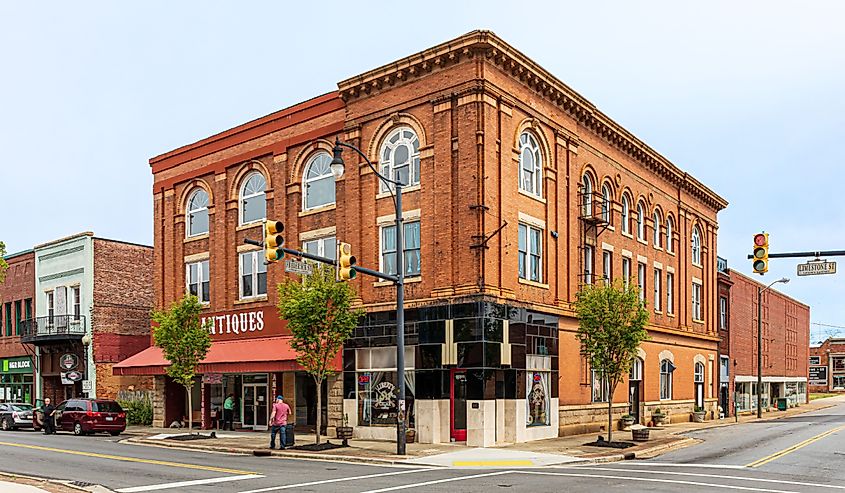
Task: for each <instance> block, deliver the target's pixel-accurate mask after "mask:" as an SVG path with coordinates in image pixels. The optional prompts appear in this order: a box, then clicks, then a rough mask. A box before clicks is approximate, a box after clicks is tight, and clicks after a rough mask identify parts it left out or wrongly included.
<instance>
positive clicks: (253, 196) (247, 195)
mask: <svg viewBox="0 0 845 493" xmlns="http://www.w3.org/2000/svg"><path fill="white" fill-rule="evenodd" d="M266 188H267V181H266V180H265V179H264V176H263V175H262V174H261V173H257V172H256V173H251V174H250V175H249V176H247V177H246V179H245V180H244V184H243V186H242V187H241V199H240V206H241V224H249V223H254V222H257V221H263V220H264V219H266V217H267V200H266V198H265V196H264V190H265V189H266Z"/></svg>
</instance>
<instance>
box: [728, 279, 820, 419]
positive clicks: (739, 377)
mask: <svg viewBox="0 0 845 493" xmlns="http://www.w3.org/2000/svg"><path fill="white" fill-rule="evenodd" d="M726 273H727V274H728V278H729V280H730V283H731V286H730V302H729V307H730V309H729V313H728V320H729V326H728V330H727V331H726V332H723V336H724V335H726V336H727V341H726V342H727V344H726V348H727V350H728V353H727V356H728V358H729V360H728V361H729V366H730V368H729V372H730V375H729V380H728V388H729V389H730V395H729V396H728V399H729V402H728V406H727V407H726V410H727V411H728V414H732V413H733V410H734V403H736V410H737V411H738V412H743V411H750V410H756V409H757V391H756V386H757V290H758V288H765V287H766V285H767V284H768V283H766V284H761V283H760V282H757V281H756V280H754V279H751V278H750V277H748V276H745V275H743V274H741V273H739V272H737V271H735V270H731V269H727V270H726ZM762 313H763V317H762V320H763V324H762V327H763V406H764V408H769V407H774V406H775V399H777V398H779V397H786V398H788V399H789V402H790V405H800V404H804V403H806V402H808V401H807V398H808V397H807V372H808V365H807V362H808V359H807V358H808V353H809V345H810V307H809V306H807V305H805V304H803V303H801V302H800V301H797V300H795V299H793V298H790V297H789V296H786V295H785V294H783V293H781V292H779V291H777V290H775V289H769V290H767V291H766V292H764V293H763V310H762ZM720 356H725V354H724V353H722V354H720ZM723 383H724V382H723Z"/></svg>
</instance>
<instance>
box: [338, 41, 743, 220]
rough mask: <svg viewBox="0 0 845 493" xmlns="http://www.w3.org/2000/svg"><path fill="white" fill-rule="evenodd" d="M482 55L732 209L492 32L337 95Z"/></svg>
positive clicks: (356, 81) (354, 94)
mask: <svg viewBox="0 0 845 493" xmlns="http://www.w3.org/2000/svg"><path fill="white" fill-rule="evenodd" d="M478 57H483V58H484V60H486V61H487V62H489V63H492V64H494V65H496V66H497V67H499V68H500V69H501V70H503V71H505V72H506V73H508V74H510V75H511V76H512V77H514V78H515V79H518V80H519V81H521V82H522V83H523V84H525V85H526V86H528V87H530V88H531V89H533V90H534V91H536V92H537V93H539V94H540V95H542V96H543V97H544V98H545V99H546V100H548V101H550V102H552V103H554V104H556V105H557V106H559V107H560V108H562V109H563V110H564V111H565V112H566V113H567V114H569V115H570V116H571V117H572V118H573V119H574V120H575V121H577V122H578V124H579V125H582V126H583V127H585V128H587V129H589V130H590V131H592V132H594V133H595V134H597V135H598V136H600V137H601V138H602V139H604V140H605V141H607V142H609V143H610V144H612V145H613V146H615V147H616V148H618V149H619V150H620V151H622V152H624V153H625V154H627V155H629V156H631V157H632V158H633V159H636V160H637V161H638V162H640V163H641V164H643V165H644V166H645V167H646V168H648V169H650V170H652V171H653V172H654V173H656V174H658V175H659V176H661V177H662V178H664V179H666V180H667V181H669V182H670V183H672V184H673V185H675V186H677V187H680V188H682V189H683V190H685V191H687V192H688V193H690V194H691V195H692V196H694V197H696V198H697V199H699V200H701V201H702V202H703V203H704V204H706V205H707V206H709V207H711V208H713V209H714V210H715V211H719V210H721V209H724V208H725V207H727V205H728V202H727V201H726V200H725V199H724V198H722V197H721V196H719V195H717V194H716V193H715V192H714V191H712V190H710V189H709V188H708V187H706V186H705V185H704V184H702V183H701V182H699V181H698V180H696V179H695V178H693V177H692V176H691V175H689V174H688V173H686V172H684V171H682V170H681V169H680V168H678V167H677V166H675V165H674V164H673V163H672V162H671V161H669V160H668V159H666V158H665V157H663V156H662V155H660V154H659V153H658V152H657V151H655V150H654V149H652V148H651V147H649V146H648V145H646V144H645V143H644V142H642V141H641V140H639V139H638V138H637V137H635V136H634V135H633V134H632V133H630V132H629V131H627V130H625V129H624V128H623V127H622V126H621V125H619V124H618V123H616V122H615V121H613V120H612V119H611V118H610V117H608V116H607V115H605V114H604V113H602V112H601V111H599V109H598V108H596V106H595V105H594V104H592V103H591V102H589V101H588V100H587V99H586V98H584V97H583V96H581V95H580V94H578V93H577V92H575V91H574V90H573V89H572V88H570V87H569V86H567V85H566V84H564V83H563V82H562V81H560V80H559V79H558V78H556V77H555V76H554V75H552V74H551V73H549V72H548V71H546V70H545V69H544V68H542V67H541V66H539V65H538V64H537V63H535V62H534V61H533V60H531V59H530V58H528V57H527V56H525V55H524V54H522V53H521V52H520V51H518V50H517V49H516V48H514V47H512V46H511V45H509V44H508V43H506V42H505V41H504V40H502V39H501V38H499V37H498V36H496V35H495V34H494V33H492V32H491V31H484V30H479V31H472V32H470V33H467V34H465V35H463V36H461V37H459V38H456V39H453V40H451V41H448V42H446V43H442V44H440V45H437V46H435V47H433V48H429V49H427V50H425V51H423V52H420V53H417V54H415V55H411V56H409V57H406V58H403V59H401V60H398V61H396V62H393V63H390V64H387V65H383V66H381V67H378V68H376V69H373V70H370V71H369V72H365V73H363V74H361V75H357V76H355V77H352V78H349V79H346V80H344V81H341V82H339V83H338V85H337V87H338V93H339V94H340V97H341V98H342V99H343V100H344V101H347V102H348V101H351V100H354V99H357V98H361V97H366V96H368V95H369V94H371V93H372V92H374V91H378V90H380V89H382V88H383V87H388V86H394V85H398V84H402V83H404V82H406V81H408V80H409V79H412V78H416V77H421V76H424V75H426V74H428V73H430V72H432V71H435V70H440V69H442V68H444V67H448V66H451V65H455V64H457V63H459V62H460V61H461V60H467V59H471V58H478ZM482 87H483V86H482Z"/></svg>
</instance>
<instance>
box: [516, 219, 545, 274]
mask: <svg viewBox="0 0 845 493" xmlns="http://www.w3.org/2000/svg"><path fill="white" fill-rule="evenodd" d="M542 238H543V230H541V229H540V228H535V227H534V226H529V225H527V224H522V223H520V225H519V277H520V278H521V279H527V280H529V281H535V282H542V280H543V271H542V259H543V244H542Z"/></svg>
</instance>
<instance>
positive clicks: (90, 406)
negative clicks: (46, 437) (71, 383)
mask: <svg viewBox="0 0 845 493" xmlns="http://www.w3.org/2000/svg"><path fill="white" fill-rule="evenodd" d="M54 416H55V417H56V430H65V431H72V432H73V434H74V435H87V434H89V433H96V432H98V431H104V432H107V433H111V434H112V435H114V436H117V435H120V434H121V433H123V431H124V430H126V413H125V412H123V409H122V408H121V407H120V404H118V403H117V402H115V401H110V400H105V399H70V400H67V401H64V402H62V403H61V404H59V405H58V407H56V412H55V414H54Z"/></svg>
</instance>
